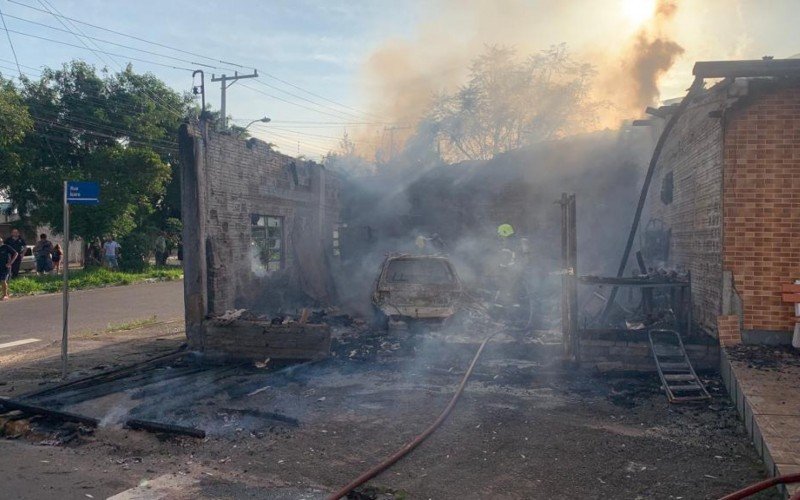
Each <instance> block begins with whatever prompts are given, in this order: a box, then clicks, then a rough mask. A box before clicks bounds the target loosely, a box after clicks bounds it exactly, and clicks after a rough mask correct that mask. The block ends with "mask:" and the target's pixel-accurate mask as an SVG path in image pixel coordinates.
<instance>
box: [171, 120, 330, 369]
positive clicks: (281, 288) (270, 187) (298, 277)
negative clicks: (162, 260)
mask: <svg viewBox="0 0 800 500" xmlns="http://www.w3.org/2000/svg"><path fill="white" fill-rule="evenodd" d="M179 145H180V154H181V164H182V210H183V223H184V234H183V240H184V241H183V245H184V268H185V282H184V288H185V289H184V295H185V302H186V334H187V337H188V339H189V343H190V345H191V346H192V347H193V348H195V349H199V350H206V351H211V350H214V351H226V352H224V353H217V354H228V355H230V357H246V358H253V357H261V356H265V352H266V351H264V352H252V351H253V346H254V345H260V346H264V348H265V349H267V348H268V346H269V341H267V340H264V339H263V338H260V340H258V341H252V340H253V339H249V340H248V339H240V340H241V341H240V342H237V341H236V339H234V338H233V337H236V336H237V335H245V334H248V332H250V333H252V334H253V335H257V336H259V337H263V336H264V335H267V334H268V329H259V328H249V329H244V328H234V327H233V326H232V327H231V328H229V329H226V328H221V327H220V326H219V324H218V322H217V323H214V324H213V325H212V324H211V321H214V320H213V319H212V318H218V317H220V316H223V315H224V314H225V313H226V312H227V311H231V310H235V309H246V310H247V311H248V316H249V317H250V318H251V319H252V316H254V315H256V316H257V315H266V316H267V317H269V315H271V314H274V313H278V312H284V311H289V310H292V309H294V308H297V307H301V306H308V305H315V304H327V303H330V302H332V301H333V300H334V295H335V290H334V286H333V280H332V277H331V276H332V267H334V266H335V264H336V258H337V256H336V255H335V252H334V250H335V242H334V235H335V234H336V231H337V226H338V223H339V180H338V178H337V176H335V175H334V174H332V173H330V172H328V171H326V170H325V168H324V167H323V166H321V165H319V164H316V163H314V162H310V161H305V160H301V159H297V158H292V157H290V156H286V155H284V154H281V153H278V152H276V151H275V150H273V149H272V147H271V146H270V145H269V144H267V143H266V142H263V141H260V140H257V139H252V138H251V139H243V138H241V137H239V136H237V135H236V134H234V133H226V132H216V131H214V130H213V127H211V126H210V125H209V124H208V123H206V122H204V121H200V122H195V123H188V124H185V125H183V126H182V127H181V130H180V137H179ZM336 253H338V252H336ZM232 325H233V323H232ZM253 332H255V333H253ZM226 335H227V336H231V338H225V339H217V338H214V339H213V340H212V339H211V336H215V337H216V336H226ZM268 354H269V353H267V354H266V355H268Z"/></svg>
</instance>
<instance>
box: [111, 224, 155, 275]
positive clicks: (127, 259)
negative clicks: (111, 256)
mask: <svg viewBox="0 0 800 500" xmlns="http://www.w3.org/2000/svg"><path fill="white" fill-rule="evenodd" d="M120 245H121V246H122V255H121V257H120V261H119V267H120V269H122V270H124V271H142V270H144V269H145V268H147V260H148V258H149V256H150V250H151V248H152V247H153V244H152V240H151V238H150V237H149V236H148V235H147V234H146V233H141V232H135V233H130V234H128V235H127V236H125V237H124V238H122V241H121V242H120Z"/></svg>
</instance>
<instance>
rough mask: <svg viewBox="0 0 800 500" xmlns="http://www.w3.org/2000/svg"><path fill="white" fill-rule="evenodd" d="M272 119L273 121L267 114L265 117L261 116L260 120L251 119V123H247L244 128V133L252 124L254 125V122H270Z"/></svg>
mask: <svg viewBox="0 0 800 500" xmlns="http://www.w3.org/2000/svg"><path fill="white" fill-rule="evenodd" d="M271 121H272V120H271V119H269V118H267V117H266V116H265V117H264V118H259V119H258V120H253V121H251V122H250V123H248V124H247V125H246V126H245V127H244V128H243V129H242V132H243V133H244V131H245V130H247V129H248V128H249V127H250V125H252V124H254V123H256V122H261V123H269V122H271Z"/></svg>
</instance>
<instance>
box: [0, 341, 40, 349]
mask: <svg viewBox="0 0 800 500" xmlns="http://www.w3.org/2000/svg"><path fill="white" fill-rule="evenodd" d="M34 342H41V339H22V340H15V341H14V342H6V343H5V344H0V349H8V348H9V347H16V346H18V345H25V344H33V343H34Z"/></svg>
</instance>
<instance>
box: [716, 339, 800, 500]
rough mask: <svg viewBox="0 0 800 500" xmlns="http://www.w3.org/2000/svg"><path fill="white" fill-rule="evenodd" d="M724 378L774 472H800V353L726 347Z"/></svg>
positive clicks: (770, 468)
mask: <svg viewBox="0 0 800 500" xmlns="http://www.w3.org/2000/svg"><path fill="white" fill-rule="evenodd" d="M722 377H723V379H724V380H725V385H726V386H727V387H728V391H729V392H730V394H731V399H733V401H735V402H736V407H737V410H738V412H739V414H740V415H741V417H742V419H743V420H744V423H745V427H746V428H747V432H748V434H749V435H750V437H751V439H752V440H753V443H754V445H755V447H756V451H758V453H759V454H760V455H761V456H762V458H763V460H764V463H765V466H766V468H767V471H768V473H770V474H771V475H784V474H793V473H797V472H800V392H798V390H797V387H798V386H800V355H798V353H797V351H795V350H794V349H792V348H791V347H776V346H737V347H734V348H728V349H725V350H724V353H723V356H722ZM794 489H795V488H793V489H792V491H794Z"/></svg>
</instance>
